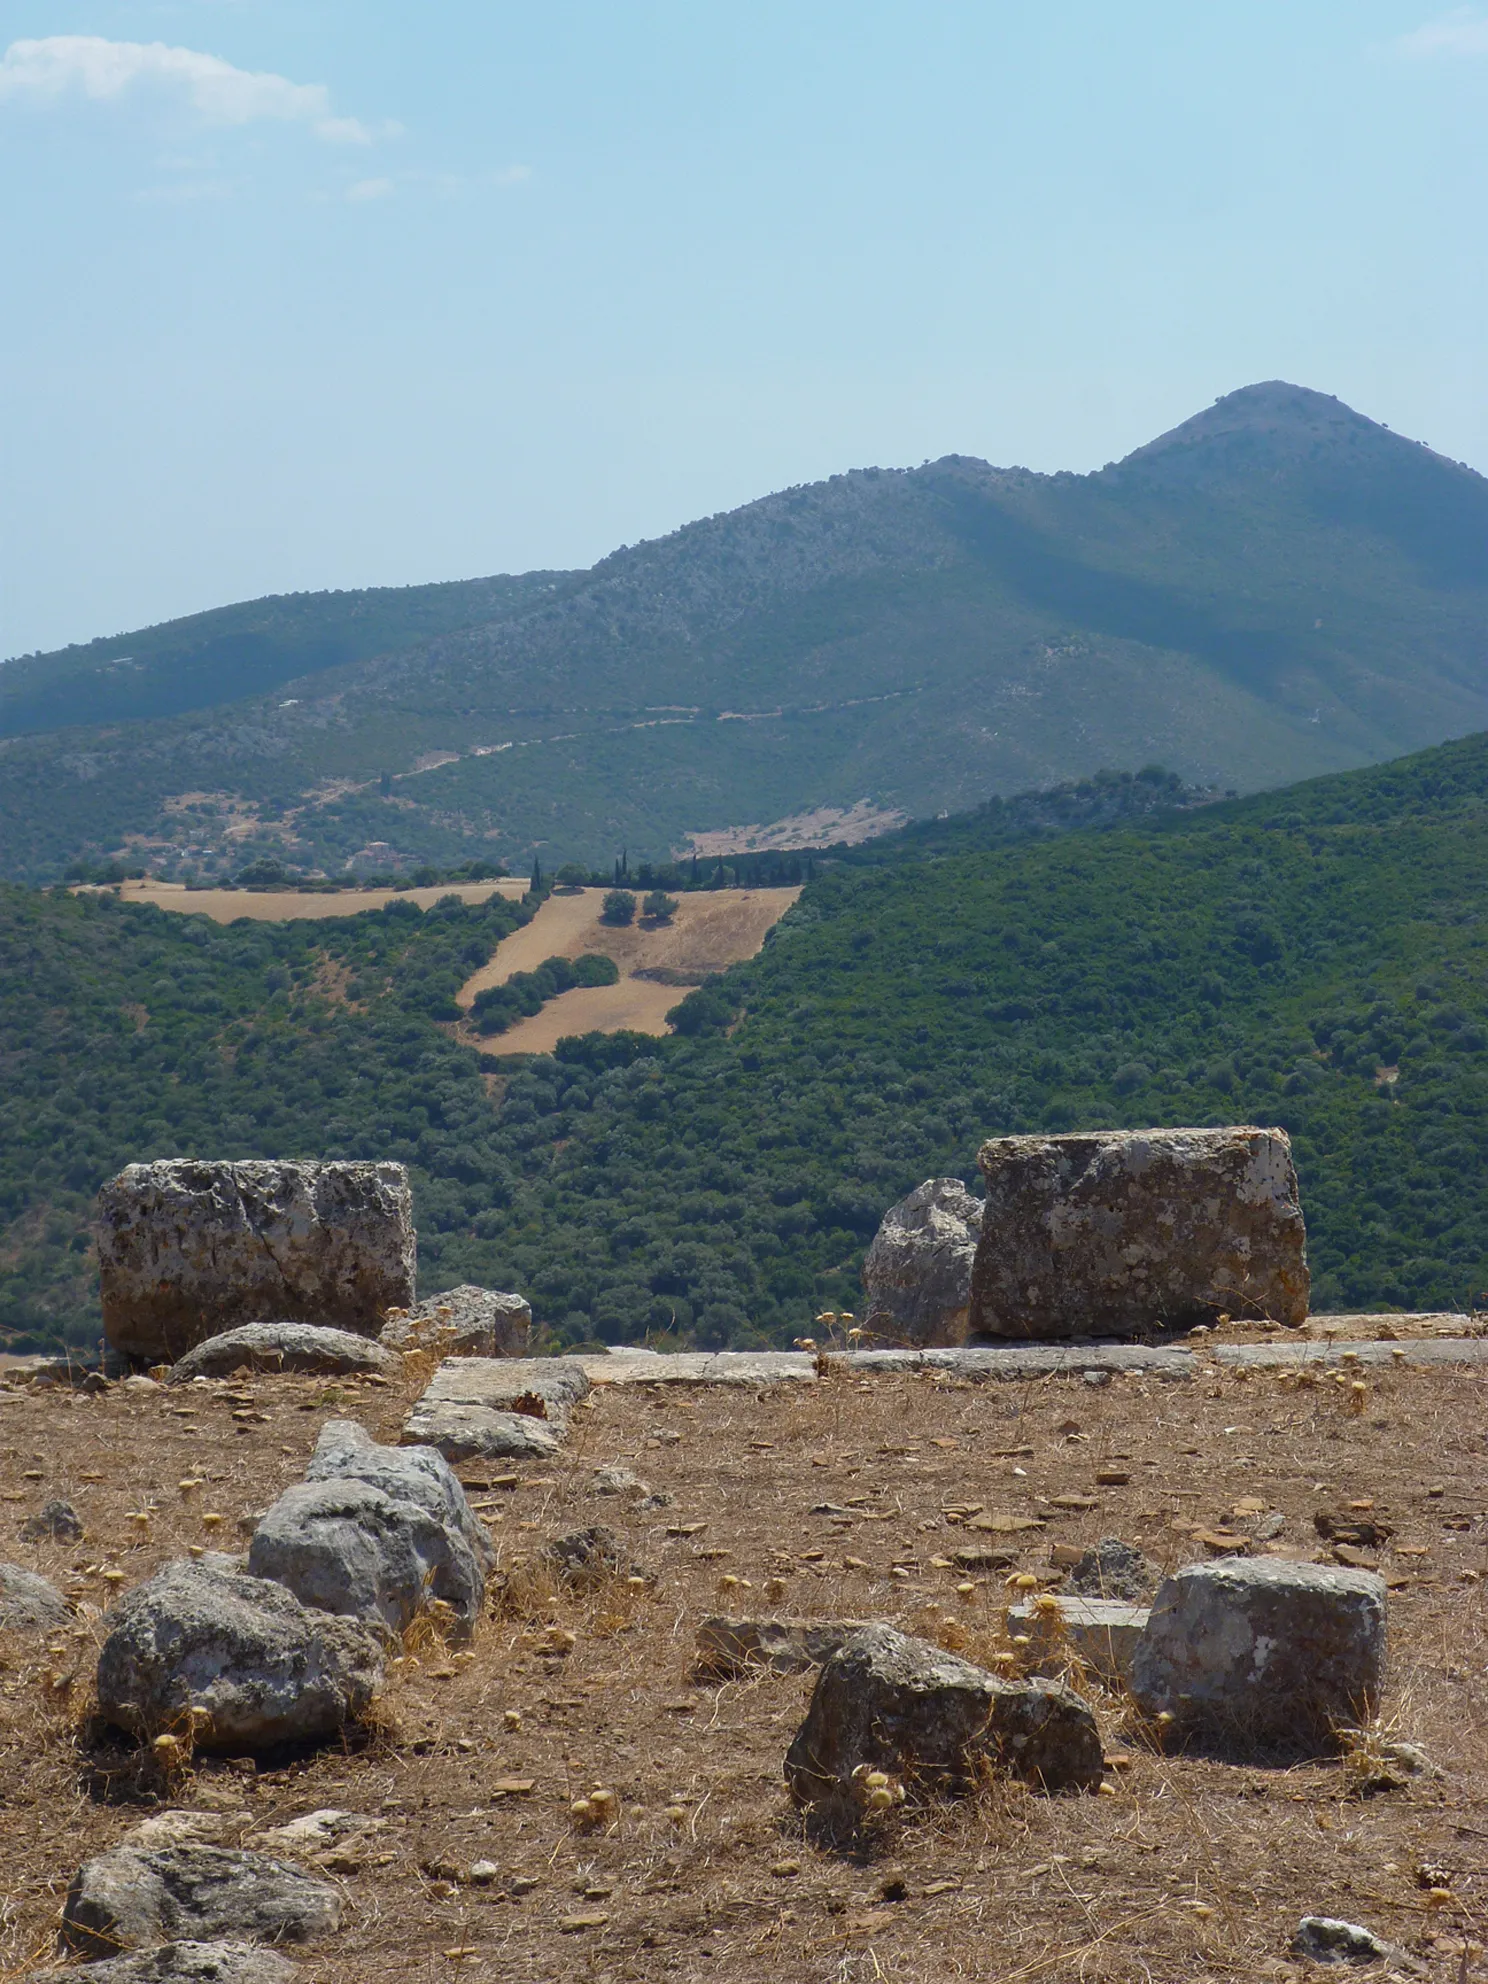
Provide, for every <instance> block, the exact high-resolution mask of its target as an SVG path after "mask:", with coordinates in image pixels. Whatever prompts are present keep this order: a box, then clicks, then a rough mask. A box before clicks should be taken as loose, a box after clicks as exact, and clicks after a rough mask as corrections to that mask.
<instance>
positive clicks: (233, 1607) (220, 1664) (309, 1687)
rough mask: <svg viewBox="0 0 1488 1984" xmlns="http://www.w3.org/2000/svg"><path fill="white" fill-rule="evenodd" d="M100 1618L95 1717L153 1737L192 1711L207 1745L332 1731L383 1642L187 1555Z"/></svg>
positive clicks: (376, 1669)
mask: <svg viewBox="0 0 1488 1984" xmlns="http://www.w3.org/2000/svg"><path fill="white" fill-rule="evenodd" d="M106 1624H107V1626H108V1634H107V1637H106V1638H105V1640H104V1642H103V1647H102V1650H101V1651H100V1653H99V1656H98V1709H99V1714H100V1715H101V1717H102V1718H103V1720H104V1721H105V1722H111V1723H114V1724H116V1725H117V1726H118V1727H119V1728H121V1729H126V1730H129V1731H130V1732H132V1733H133V1734H135V1735H139V1736H147V1737H149V1736H154V1735H156V1734H157V1733H159V1732H160V1731H161V1730H167V1729H175V1728H178V1727H179V1726H180V1725H181V1724H182V1722H183V1721H184V1720H185V1719H186V1718H187V1717H189V1716H190V1713H191V1711H192V1710H193V1709H199V1710H201V1711H203V1718H204V1719H203V1721H202V1724H201V1727H200V1728H199V1729H198V1730H197V1732H196V1736H195V1741H196V1746H197V1748H199V1749H203V1750H226V1751H255V1750H266V1749H272V1748H274V1747H276V1746H277V1745H279V1744H283V1743H307V1742H318V1741H321V1740H323V1739H325V1738H326V1737H329V1736H334V1735H336V1734H338V1733H339V1732H340V1731H341V1730H342V1729H344V1728H345V1727H346V1726H347V1724H348V1723H352V1722H355V1721H356V1720H357V1718H358V1717H359V1716H360V1715H361V1714H362V1713H363V1712H364V1711H365V1709H366V1708H367V1706H368V1705H369V1703H370V1702H371V1699H372V1695H373V1692H374V1690H375V1689H376V1687H377V1685H378V1683H379V1682H380V1681H381V1679H382V1670H383V1654H382V1648H381V1645H380V1643H379V1642H378V1640H377V1639H376V1637H375V1636H374V1635H372V1634H371V1633H369V1632H368V1631H367V1630H366V1628H365V1627H362V1626H359V1625H357V1624H355V1623H354V1622H353V1621H352V1620H350V1619H337V1618H332V1617H331V1616H330V1615H329V1614H327V1613H324V1612H310V1611H307V1610H306V1608H305V1607H304V1606H303V1605H301V1603H300V1601H299V1600H298V1599H297V1598H296V1597H295V1596H294V1594H293V1593H292V1592H289V1591H286V1590H285V1589H284V1587H283V1585H279V1584H273V1583H271V1582H269V1581H268V1580H266V1579H263V1578H255V1577H250V1576H248V1575H247V1573H245V1572H241V1571H237V1572H235V1571H226V1570H222V1569H219V1568H218V1567H217V1566H216V1565H211V1564H207V1563H205V1562H201V1563H193V1562H192V1561H191V1560H190V1559H189V1558H186V1559H178V1560H177V1561H176V1562H174V1563H170V1564H166V1565H165V1566H164V1567H163V1568H162V1569H161V1570H159V1571H157V1572H156V1573H155V1575H154V1577H152V1578H150V1579H149V1580H148V1581H147V1582H146V1583H144V1584H142V1585H137V1586H136V1587H135V1589H134V1590H133V1591H131V1592H127V1593H126V1594H125V1596H124V1597H123V1598H121V1599H120V1600H119V1602H118V1604H117V1605H115V1606H114V1607H113V1608H112V1609H111V1610H110V1611H109V1613H108V1614H107V1615H106Z"/></svg>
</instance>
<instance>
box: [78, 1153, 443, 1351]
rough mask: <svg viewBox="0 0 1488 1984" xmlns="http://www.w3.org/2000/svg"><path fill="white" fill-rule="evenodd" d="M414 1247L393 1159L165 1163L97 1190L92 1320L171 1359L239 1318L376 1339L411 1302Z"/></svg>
mask: <svg viewBox="0 0 1488 1984" xmlns="http://www.w3.org/2000/svg"><path fill="white" fill-rule="evenodd" d="M415 1253H416V1239H415V1234H414V1229H413V1202H412V1197H411V1194H410V1192H409V1189H408V1173H407V1171H406V1170H405V1169H404V1167H403V1166H402V1165H401V1164H321V1163H316V1162H298V1161H288V1160H278V1159H258V1158H254V1159H249V1160H246V1161H243V1162H239V1163H210V1162H202V1161H199V1160H197V1159H194V1158H170V1159H164V1160H162V1161H160V1162H158V1163H155V1164H129V1165H126V1166H125V1168H124V1169H123V1170H122V1171H121V1172H120V1173H119V1174H118V1176H117V1177H115V1178H111V1179H110V1180H109V1181H108V1183H107V1184H106V1185H105V1186H104V1187H103V1190H102V1191H101V1192H100V1193H99V1195H98V1277H99V1285H100V1292H101V1295H102V1298H103V1326H104V1330H105V1332H106V1333H107V1335H108V1339H109V1342H110V1343H112V1344H113V1345H114V1347H115V1348H116V1349H118V1350H122V1351H127V1352H128V1353H130V1354H131V1355H132V1356H137V1357H160V1358H165V1359H170V1360H172V1361H173V1360H174V1359H175V1358H177V1357H179V1356H180V1355H181V1353H182V1352H183V1351H186V1350H189V1349H190V1348H191V1347H192V1345H193V1344H197V1343H200V1342H202V1341H203V1340H204V1339H205V1338H207V1337H211V1336H219V1335H221V1334H222V1333H223V1332H224V1331H225V1330H230V1329H236V1328H237V1327H238V1326H239V1324H242V1323H255V1322H304V1323H320V1324H325V1325H328V1326H329V1327H331V1328H334V1329H343V1330H354V1331H355V1332H356V1333H357V1334H358V1335H360V1336H375V1335H376V1334H377V1333H378V1331H379V1330H380V1329H381V1328H382V1325H383V1321H384V1319H385V1318H386V1315H387V1312H388V1310H389V1309H391V1308H408V1307H409V1306H410V1305H411V1304H412V1302H413V1296H414V1268H415Z"/></svg>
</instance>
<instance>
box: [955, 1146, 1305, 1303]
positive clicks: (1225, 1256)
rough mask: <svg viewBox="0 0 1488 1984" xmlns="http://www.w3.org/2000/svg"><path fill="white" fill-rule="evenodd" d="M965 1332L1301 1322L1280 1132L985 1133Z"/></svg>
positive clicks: (1290, 1191) (1297, 1221)
mask: <svg viewBox="0 0 1488 1984" xmlns="http://www.w3.org/2000/svg"><path fill="white" fill-rule="evenodd" d="M978 1162H979V1163H980V1165H981V1168H982V1174H983V1176H984V1177H985V1178H986V1181H987V1203H986V1210H985V1212H984V1214H983V1218H982V1235H981V1239H980V1241H979V1243H978V1245H977V1254H976V1264H975V1267H974V1269H973V1272H972V1294H971V1316H970V1331H971V1334H972V1336H973V1337H978V1338H981V1337H993V1338H998V1337H1032V1338H1036V1339H1039V1340H1044V1341H1059V1340H1064V1339H1068V1338H1071V1337H1076V1336H1092V1335H1095V1336H1098V1335H1123V1334H1130V1333H1132V1332H1133V1331H1135V1330H1140V1329H1151V1328H1172V1327H1179V1326H1187V1325H1192V1324H1195V1323H1201V1322H1202V1323H1211V1322H1213V1321H1214V1319H1215V1318H1216V1317H1217V1316H1218V1315H1220V1314H1221V1313H1227V1314H1229V1315H1233V1316H1237V1317H1242V1316H1250V1317H1270V1318H1271V1319H1272V1320H1273V1321H1276V1322H1281V1323H1288V1324H1294V1325H1295V1324H1300V1323H1302V1322H1305V1321H1306V1318H1307V1293H1308V1271H1307V1256H1306V1246H1305V1240H1306V1234H1305V1230H1304V1226H1303V1221H1302V1207H1301V1203H1300V1201H1299V1199H1298V1195H1297V1175H1296V1172H1295V1170H1294V1169H1293V1166H1292V1153H1291V1144H1290V1142H1289V1140H1288V1138H1287V1136H1286V1133H1285V1132H1284V1131H1282V1130H1267V1129H1257V1128H1254V1127H1252V1126H1248V1125H1247V1126H1242V1127H1236V1128H1229V1129H1218V1130H1166V1129H1164V1130H1096V1131H1083V1132H1080V1133H1078V1134H1073V1135H1068V1136H1048V1137H996V1138H993V1139H992V1140H991V1141H990V1142H989V1143H985V1144H983V1146H982V1148H981V1150H980V1152H979V1153H978Z"/></svg>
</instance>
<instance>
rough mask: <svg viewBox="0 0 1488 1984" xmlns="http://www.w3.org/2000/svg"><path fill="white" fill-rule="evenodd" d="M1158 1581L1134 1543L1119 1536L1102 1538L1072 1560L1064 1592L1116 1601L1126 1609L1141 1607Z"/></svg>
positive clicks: (1158, 1575)
mask: <svg viewBox="0 0 1488 1984" xmlns="http://www.w3.org/2000/svg"><path fill="white" fill-rule="evenodd" d="M1161 1580H1162V1572H1161V1571H1160V1570H1159V1569H1158V1568H1157V1565H1156V1564H1154V1563H1151V1562H1150V1561H1149V1560H1148V1559H1147V1558H1146V1557H1144V1556H1143V1555H1142V1552H1141V1551H1140V1550H1139V1549H1138V1548H1137V1547H1136V1545H1135V1544H1134V1543H1127V1542H1125V1541H1124V1540H1123V1539H1122V1538H1121V1537H1119V1536H1103V1537H1102V1538H1101V1540H1100V1542H1099V1543H1097V1544H1096V1546H1095V1548H1094V1549H1093V1550H1087V1551H1086V1552H1085V1553H1084V1555H1083V1556H1077V1557H1076V1559H1075V1562H1074V1563H1073V1564H1072V1565H1071V1566H1070V1570H1069V1575H1068V1576H1067V1577H1066V1579H1065V1581H1064V1589H1065V1591H1066V1592H1069V1593H1071V1594H1072V1595H1076V1596H1079V1597H1081V1598H1119V1599H1122V1600H1123V1601H1124V1602H1125V1603H1126V1604H1128V1605H1142V1604H1145V1603H1146V1601H1147V1600H1148V1599H1149V1598H1151V1596H1152V1594H1153V1592H1155V1591H1156V1590H1157V1587H1158V1585H1159V1583H1160V1582H1161Z"/></svg>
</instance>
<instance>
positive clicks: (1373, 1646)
mask: <svg viewBox="0 0 1488 1984" xmlns="http://www.w3.org/2000/svg"><path fill="white" fill-rule="evenodd" d="M1384 1670H1385V1585H1384V1580H1383V1579H1382V1578H1379V1577H1377V1576H1375V1575H1374V1573H1373V1572H1371V1571H1358V1570H1343V1569H1334V1568H1333V1567H1331V1566H1325V1565H1321V1564H1295V1563H1288V1562H1284V1561H1282V1560H1281V1559H1278V1558H1274V1557H1263V1558H1247V1557H1226V1558H1222V1559H1220V1560H1219V1561H1217V1562H1215V1563H1212V1564H1193V1565H1190V1566H1189V1567H1188V1568H1187V1569H1185V1570H1181V1571H1179V1572H1177V1573H1176V1574H1175V1575H1174V1576H1173V1577H1170V1578H1168V1579H1166V1580H1165V1581H1164V1582H1163V1584H1162V1585H1160V1586H1159V1588H1158V1592H1157V1596H1156V1598H1155V1599H1154V1600H1153V1602H1152V1612H1151V1616H1150V1617H1149V1619H1148V1622H1147V1629H1146V1631H1145V1632H1144V1633H1143V1635H1142V1638H1141V1640H1140V1642H1139V1644H1138V1646H1137V1648H1136V1651H1135V1653H1134V1654H1133V1656H1132V1662H1131V1671H1130V1686H1131V1693H1132V1697H1133V1700H1134V1701H1135V1702H1136V1704H1137V1706H1138V1708H1139V1709H1140V1710H1141V1712H1142V1713H1143V1714H1144V1715H1146V1716H1148V1717H1149V1718H1154V1719H1155V1718H1158V1717H1163V1718H1167V1719H1168V1721H1167V1724H1166V1726H1169V1727H1171V1728H1172V1730H1173V1732H1174V1734H1176V1735H1178V1736H1194V1737H1197V1738H1199V1739H1200V1740H1202V1741H1206V1742H1211V1743H1216V1744H1219V1745H1221V1746H1224V1747H1237V1748H1239V1749H1241V1750H1249V1749H1261V1750H1265V1749H1280V1750H1284V1751H1288V1752H1293V1753H1296V1752H1304V1753H1305V1752H1310V1751H1315V1750H1317V1749H1319V1748H1330V1749H1331V1748H1336V1747H1337V1744H1338V1739H1339V1733H1340V1731H1342V1730H1343V1729H1345V1728H1347V1727H1349V1726H1352V1725H1356V1724H1360V1723H1367V1722H1368V1721H1369V1720H1370V1718H1371V1717H1372V1716H1373V1715H1374V1713H1375V1711H1376V1710H1377V1708H1378V1706H1379V1699H1380V1692H1381V1688H1382V1686H1383V1682H1384Z"/></svg>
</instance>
